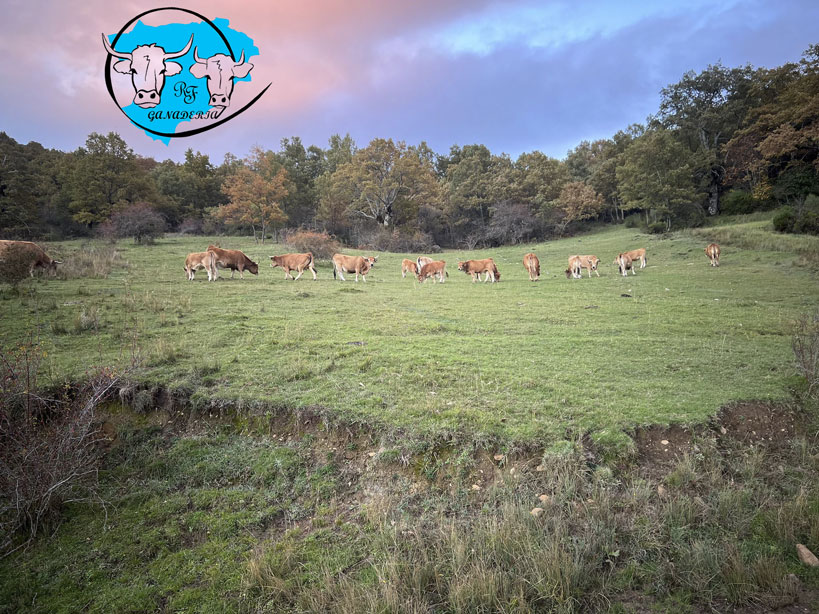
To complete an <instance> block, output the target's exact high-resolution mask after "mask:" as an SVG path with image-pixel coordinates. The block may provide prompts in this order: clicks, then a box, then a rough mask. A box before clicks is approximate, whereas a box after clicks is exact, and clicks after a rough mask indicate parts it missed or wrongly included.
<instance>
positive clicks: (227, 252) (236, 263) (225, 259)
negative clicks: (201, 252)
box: [208, 245, 259, 279]
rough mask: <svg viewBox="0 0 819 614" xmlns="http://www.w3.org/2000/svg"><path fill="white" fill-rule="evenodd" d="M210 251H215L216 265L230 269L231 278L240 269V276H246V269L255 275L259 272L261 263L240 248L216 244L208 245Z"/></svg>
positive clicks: (242, 277)
mask: <svg viewBox="0 0 819 614" xmlns="http://www.w3.org/2000/svg"><path fill="white" fill-rule="evenodd" d="M208 251H209V252H213V254H214V257H215V259H216V266H217V267H218V268H220V269H230V278H231V279H233V273H235V272H236V271H239V277H240V278H241V279H244V278H245V270H247V271H248V272H250V273H252V274H253V275H258V274H259V265H258V264H256V263H255V262H253V261H252V260H251V259H250V258H248V257H247V256H245V255H244V253H243V252H240V251H239V250H238V249H222V248H221V247H218V246H216V245H208Z"/></svg>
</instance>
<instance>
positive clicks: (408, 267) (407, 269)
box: [401, 258, 418, 279]
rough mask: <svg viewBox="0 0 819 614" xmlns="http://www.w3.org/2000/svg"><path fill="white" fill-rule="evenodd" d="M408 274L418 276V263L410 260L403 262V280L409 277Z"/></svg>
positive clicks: (406, 259)
mask: <svg viewBox="0 0 819 614" xmlns="http://www.w3.org/2000/svg"><path fill="white" fill-rule="evenodd" d="M407 273H410V274H411V275H418V263H417V262H414V261H412V260H410V259H408V258H404V259H403V260H402V261H401V279H404V278H405V277H406V276H407Z"/></svg>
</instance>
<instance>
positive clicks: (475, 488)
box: [472, 484, 481, 490]
mask: <svg viewBox="0 0 819 614" xmlns="http://www.w3.org/2000/svg"><path fill="white" fill-rule="evenodd" d="M480 489H481V487H480V485H479V484H473V485H472V490H480Z"/></svg>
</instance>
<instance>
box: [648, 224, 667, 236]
mask: <svg viewBox="0 0 819 614" xmlns="http://www.w3.org/2000/svg"><path fill="white" fill-rule="evenodd" d="M667 229H668V227H667V226H666V225H665V222H651V223H650V224H648V225H647V226H646V228H645V230H646V232H647V233H649V234H652V235H661V234H663V233H664V232H665V231H666V230H667Z"/></svg>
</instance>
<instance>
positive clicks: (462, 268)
mask: <svg viewBox="0 0 819 614" xmlns="http://www.w3.org/2000/svg"><path fill="white" fill-rule="evenodd" d="M458 270H459V271H463V272H464V273H468V271H467V270H466V262H459V263H458Z"/></svg>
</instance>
